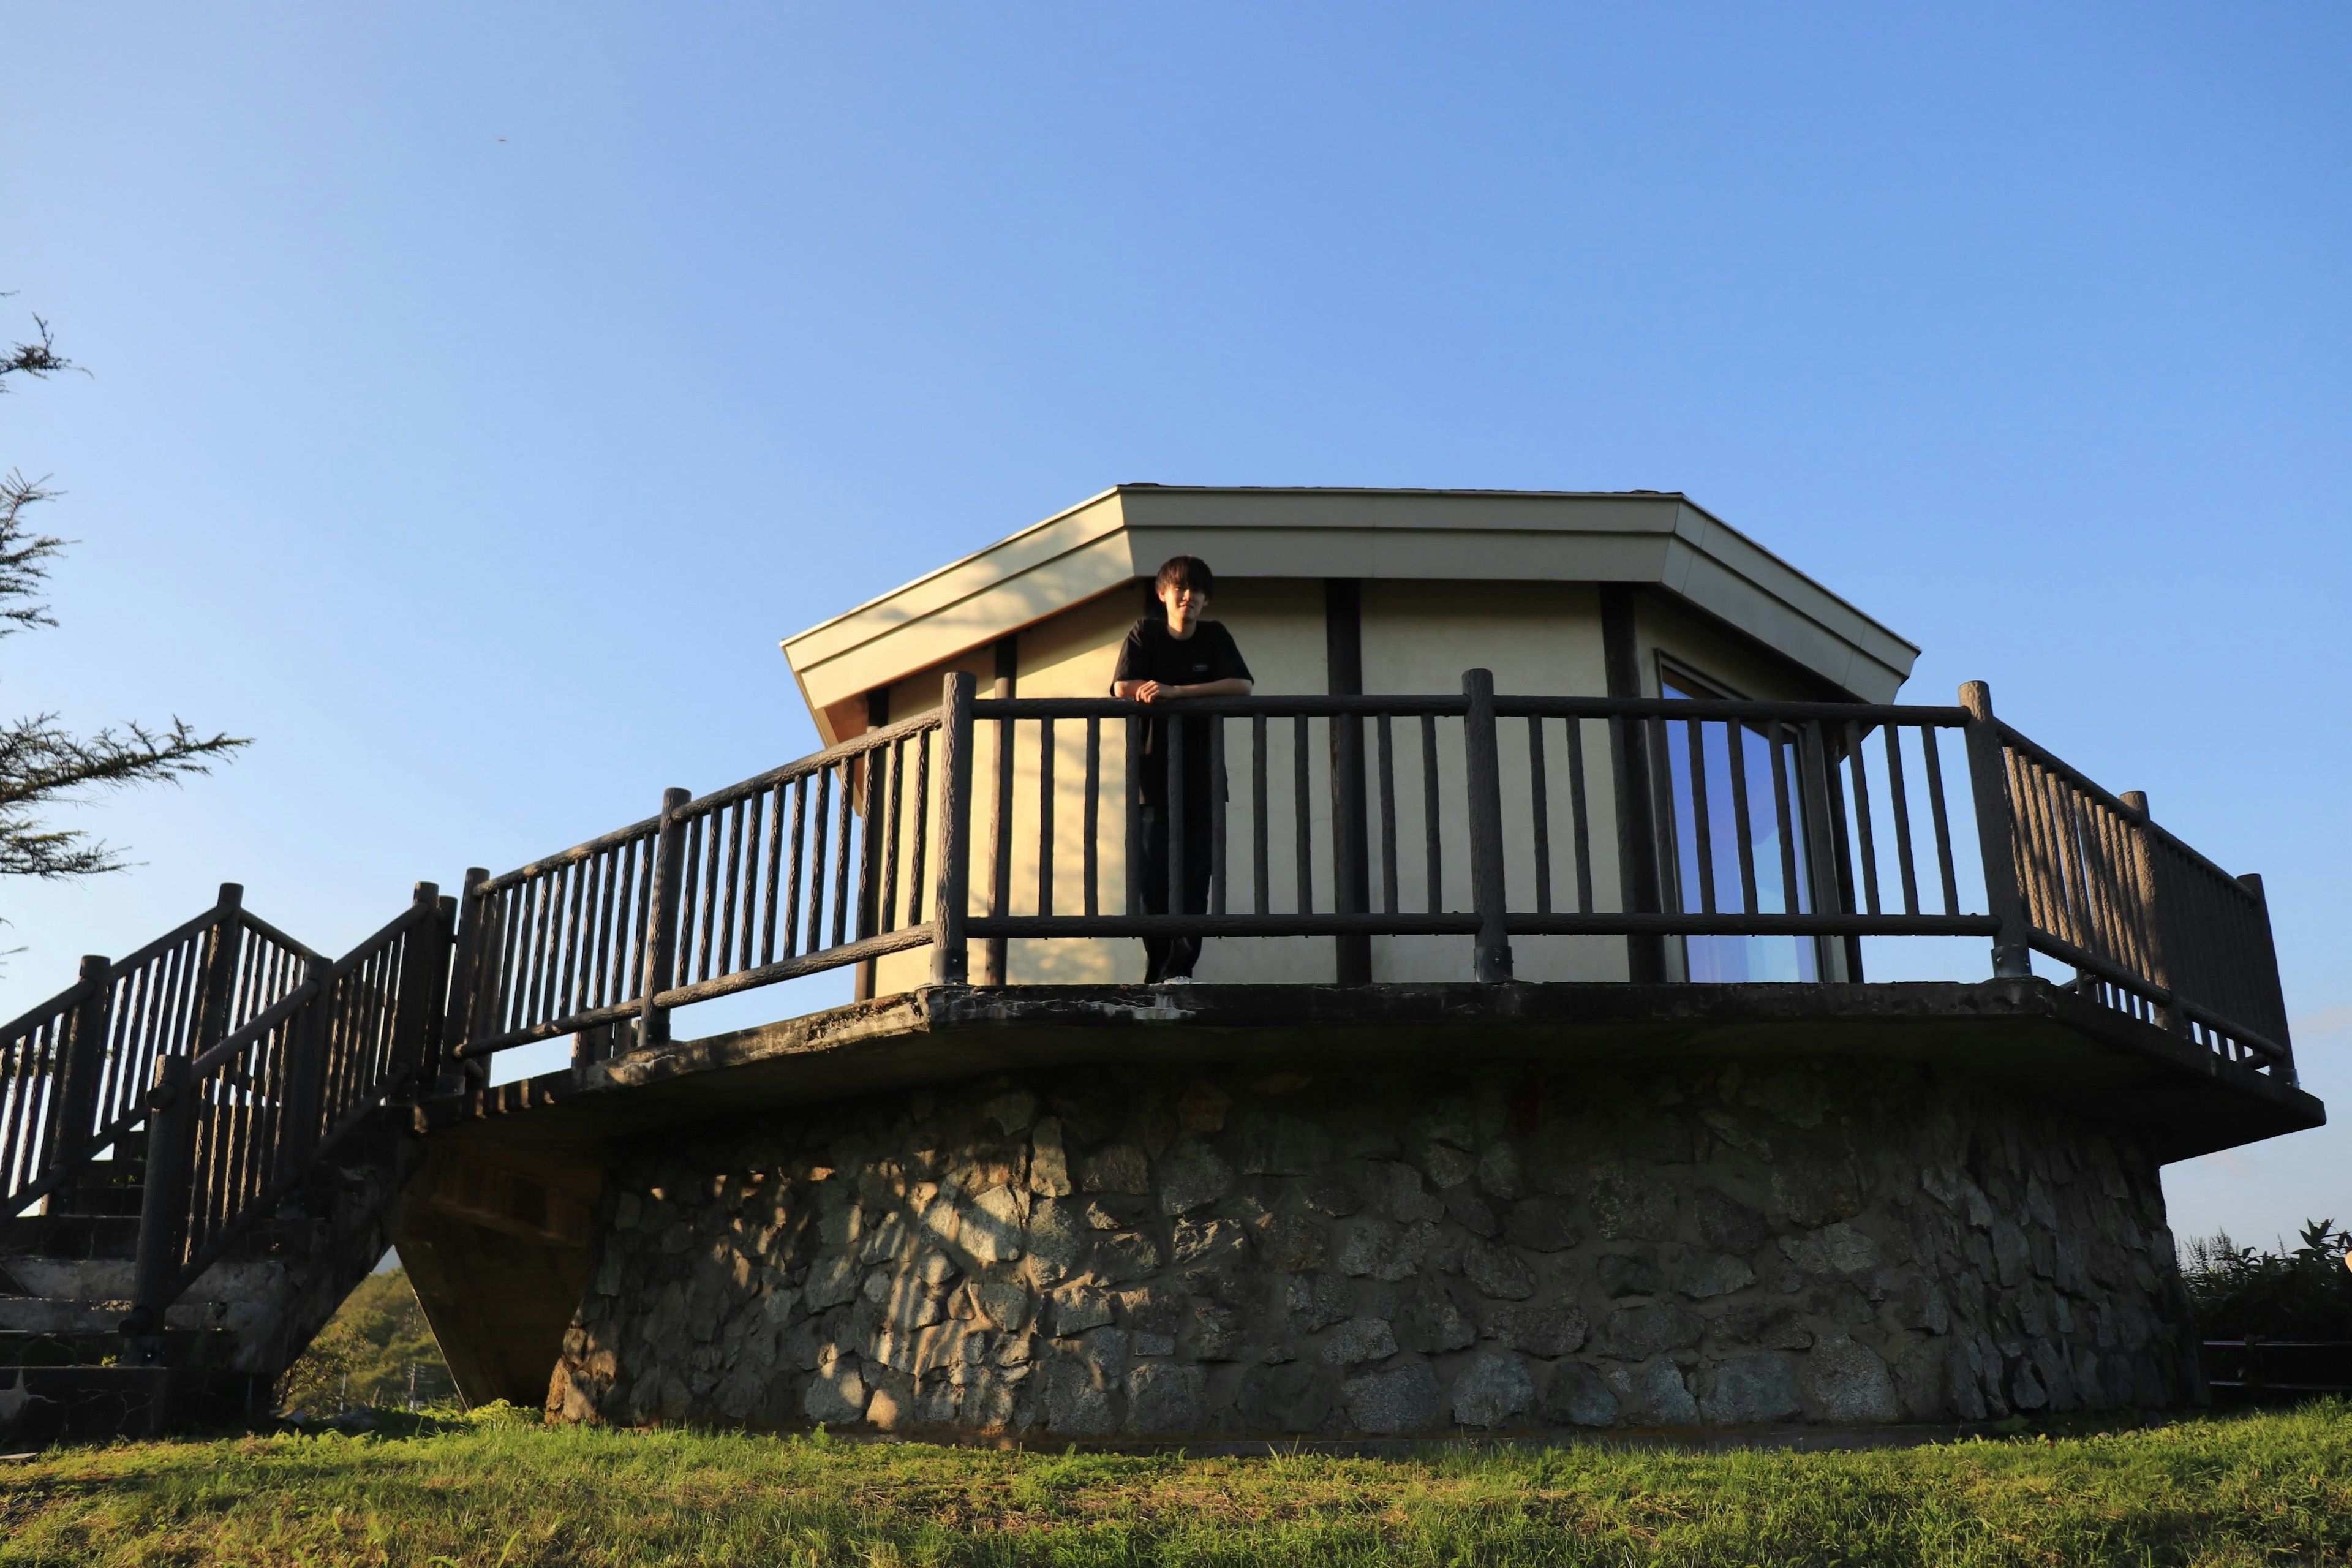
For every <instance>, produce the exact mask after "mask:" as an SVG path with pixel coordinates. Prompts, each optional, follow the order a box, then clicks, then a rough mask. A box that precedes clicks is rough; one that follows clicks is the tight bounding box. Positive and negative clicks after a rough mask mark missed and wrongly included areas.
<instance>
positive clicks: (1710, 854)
mask: <svg viewBox="0 0 2352 1568" xmlns="http://www.w3.org/2000/svg"><path fill="white" fill-rule="evenodd" d="M1683 742H1684V744H1685V747H1686V748H1687V749H1688V750H1689V752H1690V774H1691V848H1692V849H1693V851H1694V852H1696V855H1697V856H1698V867H1697V870H1698V907H1699V912H1700V913H1701V914H1708V915H1711V914H1713V913H1715V814H1714V813H1713V812H1712V811H1711V810H1709V809H1708V802H1707V797H1706V725H1705V724H1704V723H1702V722H1700V721H1698V720H1696V719H1685V720H1684V721H1683ZM1683 901H1684V902H1685V904H1687V903H1688V902H1689V901H1690V899H1689V895H1688V894H1687V893H1685V895H1684V899H1683Z"/></svg>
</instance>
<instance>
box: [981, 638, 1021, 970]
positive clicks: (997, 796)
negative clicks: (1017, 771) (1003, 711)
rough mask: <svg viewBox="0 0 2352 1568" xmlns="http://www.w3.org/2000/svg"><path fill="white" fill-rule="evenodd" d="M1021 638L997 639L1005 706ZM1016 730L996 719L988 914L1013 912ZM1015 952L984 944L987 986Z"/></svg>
mask: <svg viewBox="0 0 2352 1568" xmlns="http://www.w3.org/2000/svg"><path fill="white" fill-rule="evenodd" d="M1019 647H1020V645H1019V640H1018V639H1017V638H1015V637H1009V636H1008V637H999V638H997V639H996V683H995V685H994V686H992V687H991V688H990V689H989V695H990V696H991V697H993V698H995V699H996V700H998V701H1000V702H1005V701H1010V700H1013V698H1015V697H1018V696H1019V695H1020V694H1021V684H1020V676H1021V667H1020V657H1019ZM1014 728H1015V726H1014V725H1013V721H1012V720H1010V719H1000V720H998V721H996V787H995V789H994V790H992V791H991V792H990V795H989V800H988V912H989V913H990V914H992V915H1009V914H1011V913H1012V912H1013V838H1012V834H1013V730H1014ZM1011 954H1012V949H1011V947H1010V945H1009V944H1008V943H1007V942H1006V940H1005V939H1004V938H1003V937H1001V936H992V937H990V938H989V939H988V940H987V941H986V942H982V944H981V950H980V980H979V984H982V985H1003V984H1005V983H1006V981H1007V980H1009V979H1010V978H1011V975H1012V971H1011V969H1010V967H1009V965H1010V963H1011Z"/></svg>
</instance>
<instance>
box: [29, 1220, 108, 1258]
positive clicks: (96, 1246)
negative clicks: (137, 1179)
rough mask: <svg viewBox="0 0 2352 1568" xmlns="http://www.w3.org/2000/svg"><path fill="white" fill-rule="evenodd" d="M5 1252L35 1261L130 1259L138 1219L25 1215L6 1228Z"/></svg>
mask: <svg viewBox="0 0 2352 1568" xmlns="http://www.w3.org/2000/svg"><path fill="white" fill-rule="evenodd" d="M6 1242H7V1249H8V1251H9V1252H10V1253H21V1254H25V1255H27V1256H31V1257H37V1258H130V1257H131V1256H132V1255H133V1253H134V1251H135V1250H136V1248H137V1247H138V1243H139V1216H138V1215H136V1214H128V1215H82V1214H40V1215H25V1216H23V1217H22V1218H20V1219H18V1220H16V1221H15V1222H14V1223H13V1224H11V1225H10V1226H8V1229H7V1233H6Z"/></svg>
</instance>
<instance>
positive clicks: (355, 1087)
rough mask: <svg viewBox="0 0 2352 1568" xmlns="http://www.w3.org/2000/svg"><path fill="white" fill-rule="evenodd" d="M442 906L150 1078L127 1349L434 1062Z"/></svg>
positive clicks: (409, 917)
mask: <svg viewBox="0 0 2352 1568" xmlns="http://www.w3.org/2000/svg"><path fill="white" fill-rule="evenodd" d="M455 912H456V911H455V900H447V899H443V898H442V897H441V896H440V890H439V889H437V888H436V887H435V886H434V885H433V884H432V883H430V882H420V883H418V884H417V886H416V889H415V895H414V897H413V898H412V899H411V900H410V903H409V907H408V908H407V909H405V910H402V911H401V913H400V914H399V915H397V916H395V917H394V919H393V920H392V921H390V922H389V923H388V924H386V925H385V926H384V927H383V929H382V930H381V931H377V932H376V933H375V934H374V935H373V936H371V937H369V938H368V939H367V940H366V941H365V942H361V943H360V944H359V946H357V947H355V948H353V949H352V951H351V952H348V953H346V954H344V955H343V956H342V957H341V958H339V959H336V960H335V961H333V962H332V963H328V962H327V961H325V960H323V959H321V960H318V961H316V962H315V963H312V965H311V966H310V973H308V974H306V975H305V976H304V977H303V979H302V981H301V983H300V984H298V985H296V986H295V987H294V988H293V989H292V990H290V991H289V992H288V993H287V994H285V995H284V996H283V997H282V998H280V999H279V1000H278V1002H277V1003H276V1004H275V1005H272V1006H270V1007H268V1008H267V1009H265V1010H263V1011H262V1012H261V1013H259V1014H258V1015H257V1016H255V1017H254V1018H253V1019H252V1020H251V1021H250V1022H248V1023H247V1024H245V1025H244V1026H242V1027H239V1028H237V1029H236V1030H234V1031H232V1032H231V1033H230V1034H229V1035H228V1036H227V1037H226V1038H225V1039H223V1040H221V1041H220V1042H219V1043H218V1044H216V1045H214V1046H212V1047H208V1048H207V1049H205V1050H204V1051H201V1052H199V1053H197V1054H195V1055H194V1056H189V1055H184V1054H183V1055H171V1056H165V1057H163V1058H161V1059H160V1060H159V1061H158V1063H157V1067H156V1073H155V1081H154V1088H153V1089H152V1090H151V1092H150V1094H149V1097H148V1104H147V1159H146V1171H145V1173H144V1178H143V1182H142V1194H141V1200H142V1206H141V1209H140V1216H139V1240H138V1249H137V1262H136V1266H135V1268H134V1285H133V1302H134V1306H133V1312H132V1317H131V1321H130V1322H128V1323H127V1324H126V1325H125V1331H126V1332H127V1333H129V1334H130V1335H131V1337H132V1339H133V1341H134V1342H140V1341H142V1340H152V1335H153V1334H154V1333H155V1332H156V1331H157V1330H158V1327H159V1326H160V1325H161V1323H162V1322H163V1312H164V1310H165V1309H166V1308H167V1307H169V1306H170V1304H171V1303H172V1302H173V1301H175V1300H178V1299H179V1297H180V1296H181V1295H182V1294H183V1293H184V1291H185V1290H186V1289H188V1287H189V1286H191V1285H193V1284H194V1282H195V1280H196V1279H197V1277H198V1276H200V1275H201V1274H203V1273H204V1271H205V1269H206V1268H210V1267H211V1266H212V1265H213V1264H214V1263H215V1262H216V1261H218V1260H219V1259H220V1258H221V1257H222V1256H223V1255H224V1254H225V1253H226V1251H227V1249H228V1248H229V1247H230V1246H231V1245H232V1244H233V1243H234V1242H235V1241H236V1238H237V1237H239V1236H240V1235H242V1234H243V1233H244V1232H246V1231H247V1230H248V1229H249V1228H251V1227H252V1226H254V1225H255V1224H257V1223H258V1222H260V1221H262V1220H264V1219H267V1218H268V1217H269V1216H271V1215H275V1214H276V1213H277V1212H278V1209H279V1207H280V1206H281V1205H283V1203H284V1202H285V1201H286V1199H287V1198H288V1197H289V1196H290V1195H291V1194H293V1192H294V1191H295V1189H296V1188H297V1187H299V1185H300V1184H301V1182H302V1180H303V1178H304V1177H305V1176H306V1175H307V1174H308V1173H309V1172H310V1168H311V1166H312V1165H313V1163H315V1161H316V1160H317V1159H318V1157H319V1156H320V1155H321V1154H323V1153H324V1152H327V1151H329V1150H331V1149H332V1148H333V1147H334V1145H335V1144H336V1143H337V1142H340V1141H341V1139H343V1138H344V1137H345V1136H346V1135H348V1134H349V1133H351V1132H352V1131H354V1130H356V1129H357V1128H358V1127H360V1126H361V1125H362V1124H363V1123H364V1122H365V1121H367V1119H368V1118H369V1116H370V1114H371V1113H372V1112H373V1111H375V1110H377V1109H378V1108H380V1107H382V1106H383V1104H384V1103H385V1102H386V1101H387V1100H393V1099H395V1098H398V1097H400V1096H402V1095H404V1094H405V1093H408V1092H411V1091H413V1089H415V1086H416V1085H417V1083H418V1082H419V1080H420V1079H422V1078H423V1077H424V1076H425V1073H426V1072H427V1071H428V1069H429V1068H430V1067H431V1066H432V1063H433V1054H434V1040H433V1036H434V1034H435V1033H436V1026H437V1025H438V1023H439V1019H440V1013H441V1006H442V1002H443V998H444V993H445V987H446V984H447V979H448V961H449V947H450V923H451V920H452V917H453V916H454V914H455Z"/></svg>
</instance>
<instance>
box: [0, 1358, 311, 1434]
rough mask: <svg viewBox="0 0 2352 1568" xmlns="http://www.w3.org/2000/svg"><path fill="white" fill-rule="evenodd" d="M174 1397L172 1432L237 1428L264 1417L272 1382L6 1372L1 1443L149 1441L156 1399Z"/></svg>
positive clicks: (119, 1372) (138, 1373)
mask: <svg viewBox="0 0 2352 1568" xmlns="http://www.w3.org/2000/svg"><path fill="white" fill-rule="evenodd" d="M166 1390H168V1391H169V1392H170V1400H171V1402H170V1409H171V1413H172V1420H173V1426H175V1427H177V1428H180V1429H182V1430H187V1429H196V1430H202V1429H204V1428H206V1427H234V1426H245V1425H247V1424H248V1423H251V1422H255V1421H258V1420H261V1419H263V1418H265V1417H266V1416H267V1415H268V1405H269V1384H268V1380H267V1379H265V1378H262V1377H259V1376H257V1375H256V1374H254V1373H240V1372H230V1371H226V1370H225V1369H216V1368H207V1367H174V1366H63V1367H16V1368H10V1369H8V1370H7V1371H5V1372H0V1444H5V1446H6V1447H8V1448H10V1449H23V1448H31V1447H38V1446H40V1445H42V1444H45V1443H77V1442H79V1443H89V1442H102V1441H104V1440H105V1439H107V1438H109V1437H125V1436H152V1435H154V1432H153V1426H154V1422H153V1410H154V1406H155V1402H156V1398H157V1396H158V1395H159V1394H163V1392H164V1391H166Z"/></svg>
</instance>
